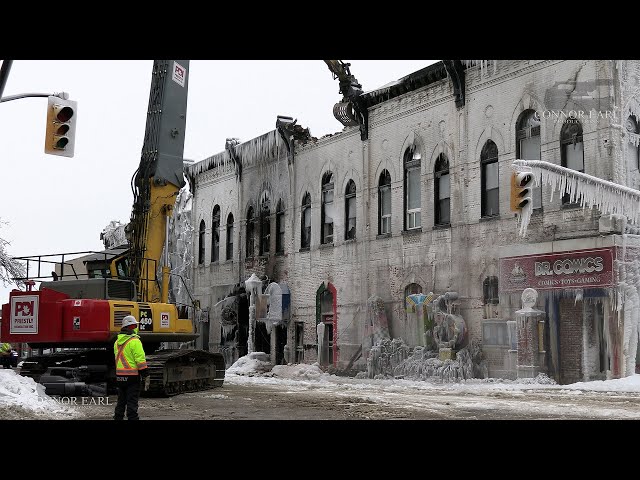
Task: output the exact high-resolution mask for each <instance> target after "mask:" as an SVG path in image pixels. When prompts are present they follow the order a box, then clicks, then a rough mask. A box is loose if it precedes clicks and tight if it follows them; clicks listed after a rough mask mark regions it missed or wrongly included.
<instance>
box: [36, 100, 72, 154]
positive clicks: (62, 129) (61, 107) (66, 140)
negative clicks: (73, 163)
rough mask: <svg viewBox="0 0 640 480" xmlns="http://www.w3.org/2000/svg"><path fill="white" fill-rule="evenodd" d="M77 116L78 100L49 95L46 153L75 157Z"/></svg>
mask: <svg viewBox="0 0 640 480" xmlns="http://www.w3.org/2000/svg"><path fill="white" fill-rule="evenodd" d="M77 116H78V107H77V102H74V101H73V100H66V99H64V98H60V97H57V96H54V95H51V96H49V104H48V106H47V131H46V134H45V141H44V153H48V154H49V155H61V156H63V157H73V153H74V144H75V136H76V120H77Z"/></svg>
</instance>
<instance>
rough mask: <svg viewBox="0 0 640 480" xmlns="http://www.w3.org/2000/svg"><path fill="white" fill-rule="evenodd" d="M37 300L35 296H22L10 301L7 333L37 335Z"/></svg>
mask: <svg viewBox="0 0 640 480" xmlns="http://www.w3.org/2000/svg"><path fill="white" fill-rule="evenodd" d="M38 300H39V297H38V296H37V295H23V296H20V297H13V298H12V299H11V318H10V323H9V333H11V334H36V333H38Z"/></svg>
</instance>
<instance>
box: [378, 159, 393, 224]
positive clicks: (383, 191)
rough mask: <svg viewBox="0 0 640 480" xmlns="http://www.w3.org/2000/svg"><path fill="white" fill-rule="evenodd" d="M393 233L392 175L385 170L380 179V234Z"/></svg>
mask: <svg viewBox="0 0 640 480" xmlns="http://www.w3.org/2000/svg"><path fill="white" fill-rule="evenodd" d="M385 233H391V175H389V171H388V170H383V171H382V173H381V174H380V180H379V181H378V234H379V235H383V234H385Z"/></svg>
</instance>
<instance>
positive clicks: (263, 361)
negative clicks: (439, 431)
mask: <svg viewBox="0 0 640 480" xmlns="http://www.w3.org/2000/svg"><path fill="white" fill-rule="evenodd" d="M268 359H269V356H268V355H267V354H266V353H262V352H254V353H250V354H249V355H247V356H245V357H241V358H239V359H238V360H237V361H236V362H235V363H234V364H233V365H232V366H231V367H229V368H228V369H227V371H226V375H225V382H229V383H235V384H242V383H264V384H276V383H278V384H287V385H290V386H292V387H294V386H299V387H302V388H305V387H306V388H309V387H310V388H314V385H315V386H317V385H319V384H322V383H331V384H339V385H341V386H343V387H345V388H351V389H353V390H372V391H375V390H384V391H386V392H390V391H396V392H398V393H402V392H403V391H415V390H433V391H450V392H452V393H454V392H455V393H458V394H463V393H473V394H476V395H483V394H484V395H494V394H495V393H496V392H500V391H511V392H517V391H523V392H529V391H533V390H536V391H542V390H547V391H556V392H558V393H561V392H573V393H576V394H579V393H580V392H582V391H584V392H607V393H614V392H615V393H637V394H640V374H635V375H631V376H629V377H625V378H619V379H614V380H593V381H589V382H578V383H573V384H569V385H558V384H557V383H556V382H555V381H554V380H553V379H551V378H549V377H548V376H547V375H545V374H540V375H538V376H537V377H536V378H527V379H519V380H507V379H500V378H487V379H471V380H466V381H461V382H459V383H444V382H441V381H439V380H438V379H433V381H424V380H411V379H406V378H402V379H400V378H389V379H368V378H353V377H342V376H338V375H330V374H328V373H325V372H323V371H322V370H321V369H320V367H319V366H318V364H317V363H314V364H297V365H292V364H289V365H275V366H273V365H272V364H270V363H269V362H268Z"/></svg>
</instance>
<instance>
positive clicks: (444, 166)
mask: <svg viewBox="0 0 640 480" xmlns="http://www.w3.org/2000/svg"><path fill="white" fill-rule="evenodd" d="M433 179H434V197H435V198H434V206H435V224H436V225H448V224H449V223H451V179H450V175H449V160H447V156H446V155H445V154H444V153H441V154H440V155H438V158H437V160H436V165H435V168H434V172H433Z"/></svg>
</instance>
